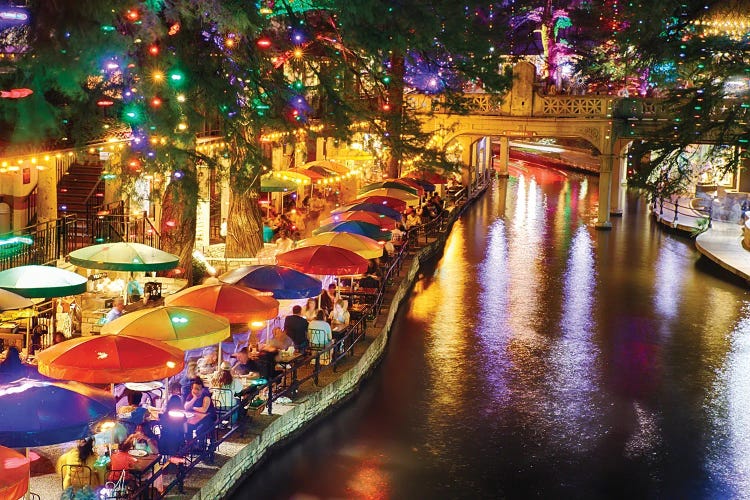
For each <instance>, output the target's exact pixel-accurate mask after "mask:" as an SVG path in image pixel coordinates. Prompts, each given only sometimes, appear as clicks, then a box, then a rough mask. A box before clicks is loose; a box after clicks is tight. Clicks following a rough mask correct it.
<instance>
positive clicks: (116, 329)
mask: <svg viewBox="0 0 750 500" xmlns="http://www.w3.org/2000/svg"><path fill="white" fill-rule="evenodd" d="M101 333H102V335H108V334H110V335H111V334H121V335H129V336H131V337H147V338H150V339H156V340H161V341H163V342H165V343H167V344H169V345H171V346H174V347H177V348H179V349H182V350H183V351H188V350H190V349H200V348H202V347H206V346H210V345H216V344H218V343H219V342H221V341H223V340H225V339H227V338H228V337H229V321H227V320H226V319H224V318H222V317H221V316H219V315H217V314H213V313H211V312H208V311H206V310H205V309H200V308H197V307H182V306H160V307H154V308H151V309H142V310H140V311H133V312H131V313H128V314H124V315H122V316H120V317H119V318H117V319H116V320H114V321H111V322H109V323H106V324H105V325H104V326H102V330H101Z"/></svg>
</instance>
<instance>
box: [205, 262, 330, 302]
mask: <svg viewBox="0 0 750 500" xmlns="http://www.w3.org/2000/svg"><path fill="white" fill-rule="evenodd" d="M219 280H221V281H223V282H224V283H231V284H234V285H242V286H246V287H248V288H254V289H256V290H261V291H263V292H272V293H273V297H274V298H275V299H290V300H295V299H307V298H310V297H317V296H318V295H320V292H321V290H322V288H323V285H322V284H321V282H320V280H317V279H315V278H313V277H312V276H308V275H307V274H305V273H301V272H299V271H297V270H295V269H292V268H290V267H284V266H275V265H265V266H242V267H239V268H237V269H234V270H232V271H229V272H227V273H224V274H222V275H221V276H219Z"/></svg>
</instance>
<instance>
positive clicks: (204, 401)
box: [185, 378, 216, 433]
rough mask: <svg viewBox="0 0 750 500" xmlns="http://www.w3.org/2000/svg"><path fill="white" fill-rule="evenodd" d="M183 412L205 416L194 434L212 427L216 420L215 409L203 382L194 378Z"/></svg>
mask: <svg viewBox="0 0 750 500" xmlns="http://www.w3.org/2000/svg"><path fill="white" fill-rule="evenodd" d="M185 411H191V412H195V413H203V414H205V415H206V417H205V418H203V419H202V420H201V421H200V422H199V423H198V425H197V426H196V429H195V430H196V432H197V433H200V432H201V431H203V430H205V429H206V428H207V427H210V426H211V425H213V422H214V421H215V420H216V408H215V407H214V402H213V399H211V392H210V391H209V390H208V389H206V388H205V386H204V385H203V380H201V379H199V378H196V379H194V380H193V385H192V387H191V389H190V397H189V398H188V399H187V400H186V401H185Z"/></svg>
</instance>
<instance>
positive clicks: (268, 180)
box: [260, 177, 299, 193]
mask: <svg viewBox="0 0 750 500" xmlns="http://www.w3.org/2000/svg"><path fill="white" fill-rule="evenodd" d="M298 187H299V184H297V183H296V182H294V181H293V180H290V179H281V178H279V177H263V178H262V179H261V180H260V190H261V192H263V193H283V192H286V191H296V190H297V188H298Z"/></svg>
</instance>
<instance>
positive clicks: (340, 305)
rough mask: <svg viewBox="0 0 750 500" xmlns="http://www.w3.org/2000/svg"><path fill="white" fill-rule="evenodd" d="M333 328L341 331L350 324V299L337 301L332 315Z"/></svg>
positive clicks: (335, 330)
mask: <svg viewBox="0 0 750 500" xmlns="http://www.w3.org/2000/svg"><path fill="white" fill-rule="evenodd" d="M330 320H331V330H333V331H334V332H340V331H342V330H344V329H345V328H346V327H347V326H349V301H348V300H346V299H341V300H337V301H336V305H335V306H333V311H331V315H330Z"/></svg>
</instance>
